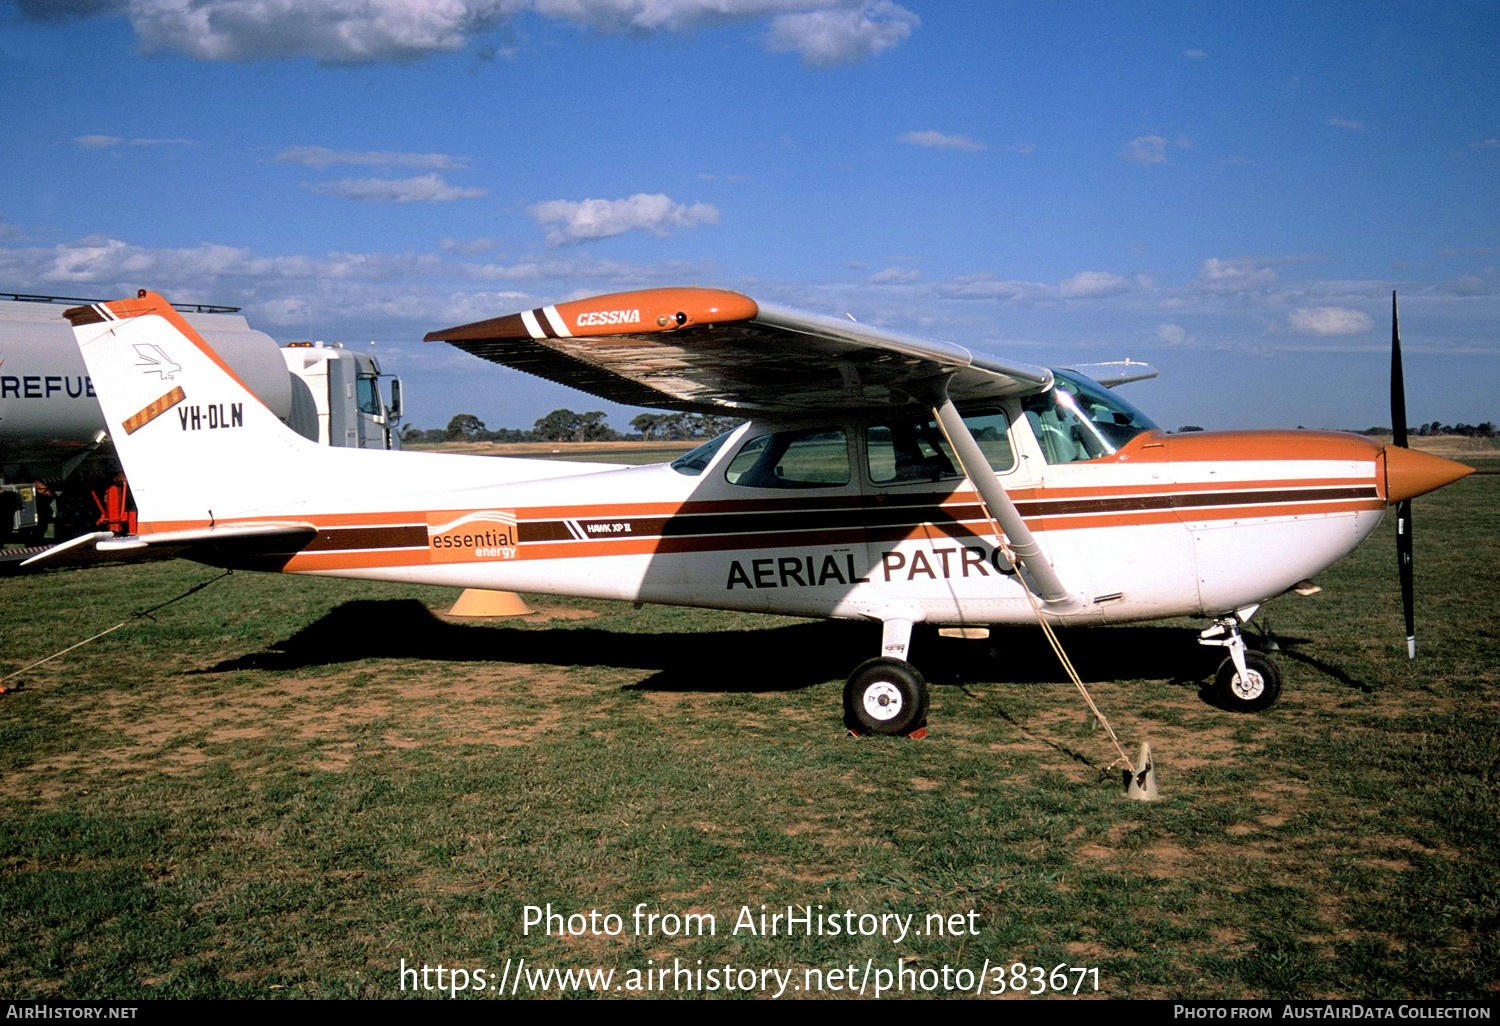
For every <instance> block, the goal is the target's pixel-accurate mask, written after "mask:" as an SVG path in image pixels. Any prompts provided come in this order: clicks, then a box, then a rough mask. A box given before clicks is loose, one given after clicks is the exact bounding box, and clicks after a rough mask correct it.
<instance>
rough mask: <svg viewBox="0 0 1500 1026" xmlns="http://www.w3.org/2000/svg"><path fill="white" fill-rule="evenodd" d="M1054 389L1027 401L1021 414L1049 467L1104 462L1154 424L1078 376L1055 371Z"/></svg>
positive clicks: (1125, 403)
mask: <svg viewBox="0 0 1500 1026" xmlns="http://www.w3.org/2000/svg"><path fill="white" fill-rule="evenodd" d="M1053 374H1054V376H1055V378H1056V384H1055V385H1054V386H1053V388H1052V389H1050V390H1049V391H1046V392H1043V393H1041V394H1040V395H1033V396H1028V397H1027V398H1026V399H1024V400H1023V401H1022V404H1021V406H1022V409H1023V410H1025V412H1026V419H1027V421H1028V422H1029V423H1030V424H1031V430H1032V433H1033V434H1035V435H1036V440H1037V443H1038V444H1039V445H1040V446H1041V447H1042V454H1043V455H1044V456H1045V457H1046V458H1047V462H1048V463H1076V462H1079V461H1081V460H1094V459H1098V458H1099V457H1101V456H1108V455H1109V454H1111V453H1113V452H1114V451H1115V450H1117V449H1119V448H1120V447H1121V446H1122V445H1124V444H1125V443H1126V442H1128V441H1130V440H1131V439H1132V438H1134V437H1135V436H1136V435H1138V434H1141V433H1142V432H1143V431H1155V430H1156V429H1157V428H1156V424H1155V423H1153V422H1152V420H1151V418H1150V417H1147V416H1146V415H1145V414H1144V413H1142V412H1141V411H1140V410H1137V409H1136V408H1135V407H1134V406H1131V405H1130V403H1128V402H1126V401H1125V400H1124V399H1121V398H1120V397H1119V396H1118V395H1116V394H1115V393H1114V392H1111V391H1110V390H1109V389H1107V388H1105V387H1104V386H1102V385H1098V384H1096V383H1094V382H1092V381H1090V380H1088V379H1087V378H1084V377H1082V376H1081V375H1073V374H1069V373H1067V372H1066V371H1054V372H1053Z"/></svg>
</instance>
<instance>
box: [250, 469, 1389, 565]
mask: <svg viewBox="0 0 1500 1026" xmlns="http://www.w3.org/2000/svg"><path fill="white" fill-rule="evenodd" d="M820 505H821V504H820ZM1018 505H1019V506H1020V507H1021V509H1022V512H1023V513H1024V514H1025V515H1026V518H1027V522H1028V523H1029V524H1030V525H1031V526H1032V527H1033V528H1034V529H1036V530H1042V531H1046V530H1069V529H1080V528H1101V527H1123V526H1146V525H1153V524H1173V523H1181V522H1182V516H1181V515H1180V514H1179V512H1178V511H1179V510H1190V511H1191V515H1190V517H1189V519H1191V520H1202V521H1213V520H1227V519H1240V518H1244V517H1247V516H1250V517H1254V516H1313V515H1324V514H1334V513H1347V512H1357V511H1361V510H1379V509H1382V508H1384V504H1383V502H1382V501H1381V500H1380V499H1379V498H1378V497H1377V496H1376V494H1375V489H1374V486H1373V485H1363V486H1355V487H1342V488H1321V489H1278V490H1261V491H1252V492H1243V493H1218V494H1213V495H1201V494H1187V495H1183V494H1178V495H1159V496H1131V497H1120V498H1107V499H1095V500H1060V501H1051V502H1031V503H1020V504H1018ZM1257 507H1275V508H1274V509H1272V508H1265V509H1260V508H1257ZM571 519H573V521H574V522H575V523H578V524H580V525H583V527H584V537H582V538H579V537H578V536H577V535H576V534H575V533H573V532H572V531H571V530H570V529H569V528H568V526H567V524H566V523H564V522H563V521H547V520H542V521H537V520H522V521H521V523H520V524H519V525H518V543H519V544H520V545H522V546H524V550H523V555H522V557H521V558H525V559H553V558H572V557H580V556H604V555H638V554H656V553H686V552H710V551H728V550H734V549H765V548H776V547H784V548H790V547H812V546H852V545H861V544H865V543H885V544H895V543H899V542H902V541H905V540H908V539H917V538H922V537H930V535H931V531H932V529H934V528H935V529H936V531H937V533H938V534H939V535H940V536H942V537H945V538H951V539H954V540H958V541H974V540H984V539H985V538H988V537H989V535H990V528H989V524H988V521H987V520H986V519H985V518H984V516H983V512H982V510H981V509H980V507H979V506H978V505H977V504H968V505H949V506H941V505H937V504H931V503H929V504H928V505H926V506H922V507H916V506H912V507H907V508H903V509H885V508H881V507H878V506H868V507H864V508H848V509H842V510H839V509H834V510H830V509H826V508H825V509H805V511H804V512H803V513H801V514H793V513H790V512H776V513H763V514H749V513H732V514H718V515H698V516H688V517H676V518H670V517H615V518H600V517H590V518H571ZM589 524H610V525H618V524H628V525H629V527H630V530H629V531H628V532H621V533H618V534H608V535H600V536H596V535H591V534H589V532H588V531H587V525H589ZM427 546H428V533H427V527H426V526H425V525H414V524H396V525H391V524H386V525H382V526H350V527H338V526H333V525H329V526H325V527H322V528H320V530H319V531H318V533H317V535H316V536H315V537H314V538H313V539H311V540H310V541H309V542H308V543H307V544H305V545H303V546H301V547H300V548H299V549H297V550H295V551H288V552H285V553H283V554H281V555H280V556H279V557H270V558H272V559H274V560H277V561H284V565H285V568H286V569H289V570H323V569H348V568H355V567H362V566H370V567H373V566H398V565H411V564H420V563H425V562H426V561H427V559H428V555H427Z"/></svg>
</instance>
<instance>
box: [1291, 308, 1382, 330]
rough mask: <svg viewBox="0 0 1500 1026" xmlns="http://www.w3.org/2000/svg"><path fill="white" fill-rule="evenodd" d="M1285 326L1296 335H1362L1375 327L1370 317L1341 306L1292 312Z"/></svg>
mask: <svg viewBox="0 0 1500 1026" xmlns="http://www.w3.org/2000/svg"><path fill="white" fill-rule="evenodd" d="M1286 320H1287V326H1288V327H1289V328H1291V330H1292V331H1293V332H1294V333H1296V334H1298V335H1317V336H1319V337H1328V336H1331V335H1363V334H1364V333H1365V332H1367V331H1369V330H1370V329H1371V328H1373V327H1375V322H1374V321H1373V320H1371V319H1370V315H1369V314H1367V313H1364V312H1363V311H1360V310H1350V309H1348V308H1347V307H1342V306H1313V307H1305V308H1303V309H1300V310H1293V311H1292V312H1291V313H1289V314H1288V315H1287V319H1286Z"/></svg>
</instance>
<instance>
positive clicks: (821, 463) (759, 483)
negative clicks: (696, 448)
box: [724, 428, 849, 488]
mask: <svg viewBox="0 0 1500 1026" xmlns="http://www.w3.org/2000/svg"><path fill="white" fill-rule="evenodd" d="M724 477H725V479H726V480H727V481H728V482H729V483H730V484H732V485H739V486H740V487H742V488H836V487H838V486H839V485H846V484H848V483H849V436H848V435H847V434H845V433H844V430H843V428H813V429H812V430H808V431H778V432H776V433H775V434H769V435H757V436H756V437H754V438H752V439H750V440H749V441H748V442H746V443H745V444H744V445H742V446H740V451H739V452H737V453H735V456H734V459H732V460H730V462H729V466H728V468H727V469H726V470H725V471H724Z"/></svg>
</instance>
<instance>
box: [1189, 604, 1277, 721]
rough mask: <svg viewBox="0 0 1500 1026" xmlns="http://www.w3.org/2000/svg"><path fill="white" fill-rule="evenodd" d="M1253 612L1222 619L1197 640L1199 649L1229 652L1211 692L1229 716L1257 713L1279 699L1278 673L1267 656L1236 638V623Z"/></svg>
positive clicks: (1242, 639)
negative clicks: (1214, 646) (1206, 648)
mask: <svg viewBox="0 0 1500 1026" xmlns="http://www.w3.org/2000/svg"><path fill="white" fill-rule="evenodd" d="M1255 608H1256V607H1253V606H1252V607H1250V608H1249V610H1248V611H1246V612H1243V615H1241V614H1240V613H1237V614H1236V615H1235V616H1226V617H1223V618H1221V619H1220V620H1218V621H1217V622H1216V623H1215V624H1214V625H1213V626H1212V627H1210V628H1209V629H1208V630H1206V631H1204V632H1203V633H1202V634H1200V635H1199V636H1198V643H1199V644H1200V645H1218V646H1221V647H1223V648H1227V649H1229V658H1227V659H1225V660H1224V661H1223V662H1222V663H1220V664H1219V672H1218V674H1217V675H1216V676H1215V678H1214V688H1215V693H1216V697H1217V699H1218V702H1219V704H1220V705H1222V706H1223V707H1224V708H1225V709H1228V710H1229V711H1231V712H1243V713H1251V712H1260V711H1261V710H1262V709H1269V708H1270V707H1271V706H1273V705H1275V704H1276V700H1277V699H1278V698H1280V697H1281V671H1280V670H1278V669H1276V664H1275V663H1273V662H1272V661H1271V659H1270V657H1269V656H1267V655H1265V654H1263V653H1261V652H1252V651H1251V650H1250V649H1249V648H1248V647H1247V646H1246V645H1245V639H1244V638H1243V637H1241V635H1240V621H1241V620H1242V619H1243V620H1249V619H1250V617H1251V616H1253V615H1254V613H1255Z"/></svg>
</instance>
